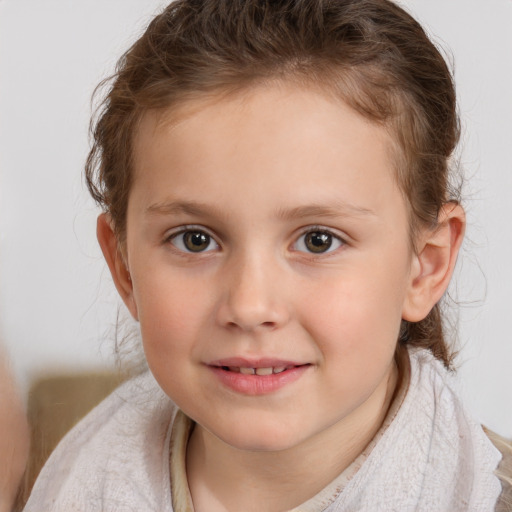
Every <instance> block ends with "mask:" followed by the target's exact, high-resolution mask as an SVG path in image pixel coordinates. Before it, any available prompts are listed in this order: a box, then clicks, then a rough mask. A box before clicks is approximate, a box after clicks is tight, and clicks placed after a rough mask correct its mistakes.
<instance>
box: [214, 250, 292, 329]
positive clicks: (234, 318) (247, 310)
mask: <svg viewBox="0 0 512 512" xmlns="http://www.w3.org/2000/svg"><path fill="white" fill-rule="evenodd" d="M222 281H223V282H222V284H221V289H222V290H223V293H222V294H221V300H220V304H219V305H218V309H217V319H218V322H219V323H220V324H221V325H222V326H224V327H227V328H230V329H232V330H240V331H244V332H255V331H262V330H263V331H265V330H268V331H270V330H274V329H277V328H279V327H282V326H284V325H285V324H286V323H287V322H288V321H289V318H290V303H289V301H288V300H287V295H288V293H287V289H286V283H285V279H284V278H283V269H280V268H279V265H277V263H276V262H274V261H271V258H264V257H262V256H257V255H253V256H251V257H246V258H240V259H238V260H237V261H232V262H230V264H229V265H228V266H227V268H226V272H225V273H224V275H223V276H222Z"/></svg>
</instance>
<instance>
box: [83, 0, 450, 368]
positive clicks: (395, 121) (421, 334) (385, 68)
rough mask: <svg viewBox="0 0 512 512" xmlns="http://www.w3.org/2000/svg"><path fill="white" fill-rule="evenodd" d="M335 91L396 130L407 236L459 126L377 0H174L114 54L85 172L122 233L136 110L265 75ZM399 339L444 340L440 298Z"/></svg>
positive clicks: (427, 216) (413, 36)
mask: <svg viewBox="0 0 512 512" xmlns="http://www.w3.org/2000/svg"><path fill="white" fill-rule="evenodd" d="M276 80H286V81H293V82H295V83H298V84H299V85H302V86H316V87H317V88H318V87H320V88H321V89H323V90H324V91H325V92H326V93H328V94H335V95H336V96H337V97H339V98H341V99H342V100H343V101H345V102H346V103H347V104H348V105H350V106H351V107H352V108H354V109H355V110H356V111H357V112H359V113H360V114H362V115H363V116H365V117H366V118H368V119H370V120H372V121H374V122H377V123H381V124H383V125H384V126H385V127H386V128H387V129H388V130H389V131H390V132H391V133H392V135H393V140H395V141H396V148H394V156H395V159H396V170H397V182H398V184H399V186H400V188H401V190H402V193H403V194H404V197H405V198H406V202H407V205H408V208H409V212H410V224H411V233H412V236H411V239H412V240H414V233H415V231H416V230H417V228H418V227H420V226H428V227H432V228H433V227H435V226H436V224H437V215H438V212H439V210H440V208H441V206H442V205H443V204H445V203H446V202H447V201H450V200H452V199H453V198H452V197H451V196H450V190H449V180H448V174H449V173H448V159H449V157H450V155H451V154H452V152H453V150H454V148H455V146H456V144H457V141H458V137H459V124H458V117H457V114H456V102H455V91H454V85H453V80H452V77H451V74H450V71H449V69H448V67H447V65H446V62H445V61H444V59H443V57H442V56H441V55H440V53H439V51H438V50H437V49H436V47H435V46H434V45H433V44H432V42H431V41H430V40H429V38H428V37H427V35H426V34H425V32H424V31H423V29H422V28H421V26H420V25H419V24H418V23H417V22H416V21H415V20H414V19H413V18H412V17H411V16H410V15H409V14H407V13H406V12H405V11H404V10H403V9H401V8H400V7H398V6H397V5H395V4H394V3H392V2H391V1H388V0H176V1H175V2H173V3H171V4H170V5H169V6H168V7H167V8H166V9H165V10H164V11H163V12H162V13H161V14H160V15H158V16H156V17H155V18H154V19H153V21H152V22H151V23H150V24H149V26H148V28H147V30H146V32H145V33H144V34H143V36H142V37H141V38H140V39H139V40H138V41H137V42H136V43H135V44H134V45H133V46H132V47H131V48H130V49H129V50H128V51H127V52H126V53H125V54H124V55H123V57H122V58H121V59H120V61H119V63H118V66H117V71H116V74H115V75H114V77H113V78H112V79H111V85H110V89H109V91H108V93H107V95H106V97H105V99H104V101H103V103H102V105H101V108H100V110H99V111H98V118H97V121H96V122H95V124H94V123H93V124H92V125H91V126H92V134H93V147H92V149H91V151H90V154H89V156H88V159H87V164H86V179H87V185H88V187H89V190H90V192H91V194H92V196H93V198H94V199H95V200H96V201H97V202H98V203H99V204H100V205H101V206H102V207H103V208H104V209H105V210H106V211H108V212H109V213H110V215H111V216H112V219H113V222H114V226H115V230H116V234H117V236H118V238H119V240H120V241H121V242H122V241H123V240H124V236H125V228H126V209H127V203H128V195H129V192H130V185H131V181H132V168H131V158H132V139H133V135H134V132H135V129H136V126H137V123H138V122H139V120H140V118H141V116H142V115H143V114H144V112H146V111H147V110H149V109H164V108H169V107H172V106H175V105H179V104H180V103H182V102H184V101H187V100H190V99H193V98H195V97H199V96H201V95H205V94H219V93H224V92H227V93H229V92H230V91H234V90H240V89H243V88H246V87H251V86H254V85H257V84H264V83H267V82H270V81H276ZM399 344H400V345H403V344H412V345H417V346H422V347H427V348H429V349H430V350H431V351H432V352H433V354H434V355H435V356H436V357H437V358H439V359H441V360H442V361H443V362H444V363H445V365H446V366H449V364H450V361H451V355H450V351H449V349H448V347H447V345H446V343H445V340H444V336H443V325H442V318H441V312H440V308H439V305H436V306H435V307H434V309H433V310H432V311H431V312H430V313H429V315H428V316H427V317H426V318H425V319H424V320H423V321H421V322H418V323H409V322H403V323H402V328H401V332H400V339H399Z"/></svg>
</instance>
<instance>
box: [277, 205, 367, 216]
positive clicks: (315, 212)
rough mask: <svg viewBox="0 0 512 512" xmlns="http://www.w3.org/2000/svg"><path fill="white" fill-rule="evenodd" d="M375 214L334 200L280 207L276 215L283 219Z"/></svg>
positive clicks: (360, 207)
mask: <svg viewBox="0 0 512 512" xmlns="http://www.w3.org/2000/svg"><path fill="white" fill-rule="evenodd" d="M374 215H376V214H375V212H374V211H372V210H369V209H368V208H363V207H362V206H356V205H353V204H350V203H346V202H342V201H335V202H333V203H327V204H311V205H304V206H297V207H296V208H289V209H287V208H280V209H279V210H278V212H277V216H278V218H280V219H283V220H289V219H300V218H306V217H324V218H339V217H367V216H374Z"/></svg>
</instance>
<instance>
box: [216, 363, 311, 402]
mask: <svg viewBox="0 0 512 512" xmlns="http://www.w3.org/2000/svg"><path fill="white" fill-rule="evenodd" d="M310 367H311V365H302V366H295V367H294V368H290V369H289V370H285V371H284V372H281V373H272V374H271V375H246V374H244V373H237V372H230V371H226V370H223V369H222V368H219V367H218V366H209V367H208V368H210V370H211V371H212V372H213V373H214V374H215V375H216V376H217V378H218V379H219V380H220V381H221V382H222V384H224V385H225V386H226V387H228V388H229V389H231V390H233V391H236V392H237V393H241V394H244V395H250V396H258V395H267V394H269V393H274V392H275V391H278V390H280V389H282V388H284V387H285V386H287V385H288V384H291V383H292V382H295V381H296V380H298V379H300V377H302V375H303V374H304V372H306V371H307V370H308V369H309V368H310Z"/></svg>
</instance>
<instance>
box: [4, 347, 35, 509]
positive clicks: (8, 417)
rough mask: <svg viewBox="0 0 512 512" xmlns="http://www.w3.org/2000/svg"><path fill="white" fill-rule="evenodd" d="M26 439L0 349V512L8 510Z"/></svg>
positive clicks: (18, 403)
mask: <svg viewBox="0 0 512 512" xmlns="http://www.w3.org/2000/svg"><path fill="white" fill-rule="evenodd" d="M0 349H1V347H0ZM28 440H29V434H28V426H27V420H26V417H25V411H24V410H23V405H22V403H21V400H20V397H19V394H18V390H17V389H16V385H15V382H14V378H13V375H12V372H11V371H10V368H9V364H8V360H7V358H6V357H5V354H4V353H3V351H2V350H0V512H9V511H10V510H11V507H12V504H13V502H14V499H15V496H16V491H17V489H18V485H19V483H20V480H21V477H22V475H23V470H24V468H25V463H26V461H27V456H28Z"/></svg>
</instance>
